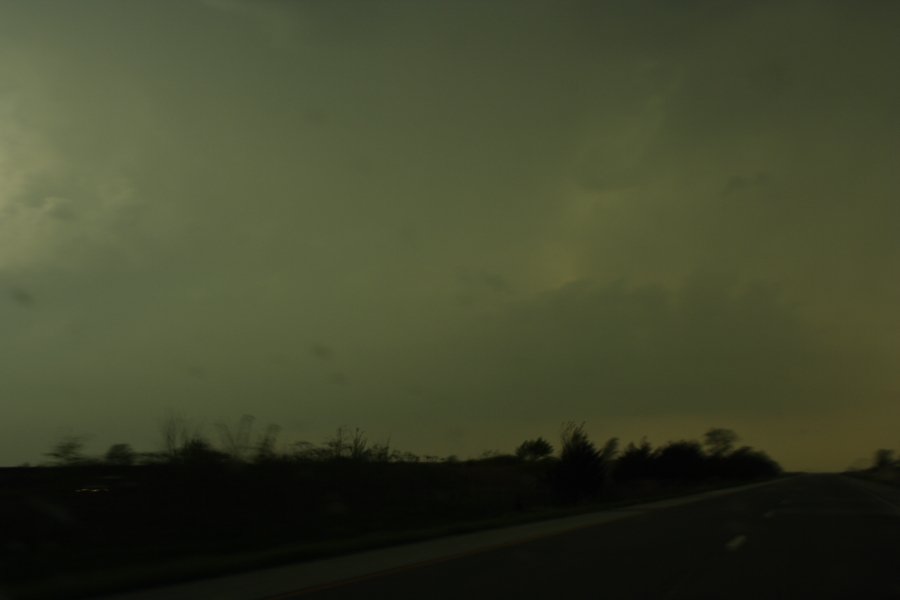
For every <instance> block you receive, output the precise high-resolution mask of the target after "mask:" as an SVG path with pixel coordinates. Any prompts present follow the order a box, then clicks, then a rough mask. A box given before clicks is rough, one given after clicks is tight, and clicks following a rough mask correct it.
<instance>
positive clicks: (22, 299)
mask: <svg viewBox="0 0 900 600" xmlns="http://www.w3.org/2000/svg"><path fill="white" fill-rule="evenodd" d="M9 297H10V299H11V300H12V301H13V302H15V303H16V304H18V305H19V306H22V307H25V308H31V307H32V306H34V304H35V302H36V300H35V297H34V296H33V295H32V294H31V293H30V292H29V291H28V290H23V289H21V288H12V289H10V290H9Z"/></svg>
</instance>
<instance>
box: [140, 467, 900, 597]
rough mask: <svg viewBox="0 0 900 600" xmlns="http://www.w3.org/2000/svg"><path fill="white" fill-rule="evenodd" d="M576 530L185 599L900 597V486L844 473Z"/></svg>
mask: <svg viewBox="0 0 900 600" xmlns="http://www.w3.org/2000/svg"><path fill="white" fill-rule="evenodd" d="M572 527H576V524H575V523H574V522H572V523H571V524H570V525H569V526H568V527H566V528H563V529H569V530H568V531H564V532H562V533H560V532H554V531H552V530H545V531H543V532H541V530H540V529H534V532H536V533H532V534H531V535H524V534H523V535H517V536H513V537H512V538H510V539H503V538H502V537H499V538H496V539H495V541H494V542H493V543H491V542H489V541H488V542H484V541H482V543H480V544H474V545H473V544H469V546H468V547H460V548H458V549H457V551H445V552H443V554H441V553H438V554H437V555H435V556H429V555H428V554H427V552H426V550H424V549H426V548H427V547H428V546H427V545H422V546H421V548H422V549H423V550H421V551H419V556H416V555H415V549H413V550H414V552H413V556H407V559H406V560H405V561H404V562H403V564H401V565H396V564H392V563H390V562H386V563H384V564H382V565H380V566H379V564H378V560H379V557H380V556H388V555H389V554H390V551H380V552H387V554H379V553H377V552H376V553H369V554H367V555H360V556H359V557H357V560H356V564H357V565H359V564H360V563H362V564H363V566H365V565H366V564H368V565H370V567H369V568H368V569H367V570H366V569H363V570H362V571H359V570H358V569H357V571H355V572H354V571H353V570H347V569H346V568H345V569H344V571H343V573H344V574H343V575H342V574H341V569H340V568H338V569H337V570H335V571H334V572H333V573H332V574H330V575H329V574H327V573H328V568H329V565H330V564H331V565H340V564H341V563H340V562H339V561H340V560H345V561H349V562H345V563H343V564H344V565H345V566H346V565H351V564H354V563H353V562H352V561H353V558H352V557H350V558H348V559H336V560H337V561H338V562H334V561H332V562H330V563H329V562H328V561H323V562H322V563H321V564H320V565H319V566H318V567H313V571H314V572H318V573H319V574H320V575H321V577H319V579H320V581H319V582H318V583H315V584H313V585H306V586H304V585H297V586H296V587H281V588H280V589H279V592H278V593H271V592H272V590H273V589H278V588H273V584H272V578H273V577H278V576H284V575H285V573H288V571H284V572H279V571H275V570H273V571H271V572H268V575H267V572H266V571H260V572H256V573H248V574H243V575H240V576H235V579H233V580H232V584H231V585H230V586H227V590H228V591H226V587H223V585H222V581H221V580H220V581H219V587H216V583H215V582H214V581H210V582H209V584H208V585H209V587H207V588H204V587H203V586H204V585H207V584H206V583H204V582H197V583H194V584H190V585H191V586H193V587H192V588H190V589H187V590H181V591H182V592H184V593H185V594H190V595H193V596H194V597H205V598H211V599H215V598H225V597H232V596H237V595H239V596H241V597H245V598H267V599H268V600H276V599H277V600H288V599H294V598H297V599H303V600H349V599H363V598H365V599H379V598H384V599H391V600H397V599H406V598H409V599H412V598H416V599H418V598H428V599H429V600H433V599H444V598H446V599H454V600H457V599H460V598H464V599H481V598H491V599H495V598H500V599H505V598H515V599H517V600H518V599H527V598H542V599H543V598H554V599H556V598H560V599H566V600H568V599H574V598H590V599H598V598H653V599H672V598H754V599H757V598H854V599H857V598H861V599H868V598H872V599H875V598H900V490H897V489H893V488H887V487H884V486H879V485H875V484H871V483H868V482H861V481H858V480H855V479H851V478H848V477H845V476H841V475H803V476H798V477H793V478H789V479H785V480H781V481H778V482H775V483H771V484H768V485H763V486H758V487H752V488H749V489H744V490H742V491H737V492H733V493H728V494H722V495H714V496H713V497H705V498H704V499H700V500H694V501H690V502H687V501H686V502H674V503H672V502H670V503H657V504H650V505H644V506H642V507H636V508H634V509H633V510H630V511H616V512H614V513H610V515H609V516H608V518H603V517H598V518H596V519H595V520H594V521H590V520H584V521H583V522H582V523H581V524H579V525H577V528H575V529H574V530H572ZM525 531H526V530H524V529H523V530H522V532H525ZM523 537H524V538H525V539H523ZM472 539H475V538H472ZM484 539H488V538H484ZM398 556H399V555H398ZM282 569H284V568H282ZM323 569H324V571H323ZM279 573H281V575H279ZM354 573H355V575H354ZM238 577H240V579H239V578H238ZM254 578H256V579H255V580H254ZM267 578H268V579H267ZM254 581H255V583H254ZM284 585H287V582H286V581H285V584H284ZM236 586H237V587H236ZM238 587H239V588H240V592H239V593H237V590H238ZM254 590H259V593H258V595H255V596H254V593H255V592H254ZM176 592H177V590H174V589H169V590H165V589H163V590H159V592H158V593H159V595H158V596H156V597H159V598H163V597H167V598H168V597H172V598H174V597H176V595H177V594H176ZM151 593H152V592H145V593H142V594H141V596H142V597H147V598H149V597H151V596H150V595H149V594H151ZM144 594H147V595H146V596H144ZM136 597H137V596H135V598H136Z"/></svg>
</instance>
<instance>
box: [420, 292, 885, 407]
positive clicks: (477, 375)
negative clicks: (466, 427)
mask: <svg viewBox="0 0 900 600" xmlns="http://www.w3.org/2000/svg"><path fill="white" fill-rule="evenodd" d="M443 343H444V344H445V347H446V348H447V350H443V349H441V348H435V349H434V355H433V356H431V359H432V360H433V363H432V364H431V365H429V366H430V367H431V368H433V369H434V371H426V372H428V373H429V376H428V377H427V378H426V379H424V380H423V385H424V384H425V382H427V381H432V382H439V383H440V387H441V389H442V390H444V391H445V392H446V393H448V394H450V395H451V396H453V397H454V398H455V400H456V402H457V405H456V409H455V410H464V411H466V413H467V414H469V415H471V416H472V418H475V416H476V415H478V413H479V412H482V411H483V407H484V406H486V405H489V406H491V407H492V410H493V412H495V413H496V414H497V415H498V416H499V418H500V419H503V418H509V419H511V420H518V419H531V418H533V417H534V416H535V415H540V414H542V413H543V414H548V413H552V414H555V415H559V416H560V417H565V415H570V416H571V417H572V418H581V417H585V416H588V415H590V416H593V417H597V418H600V419H606V418H621V417H636V416H641V417H649V418H653V417H668V416H672V415H681V416H696V415H718V416H720V417H722V418H732V419H735V420H742V419H746V418H747V417H748V416H750V417H752V416H759V415H769V416H771V417H773V418H775V417H776V416H778V415H782V416H783V415H786V414H803V413H808V412H809V411H824V412H828V411H829V410H832V409H834V408H835V407H840V406H843V405H844V404H845V403H846V398H847V397H848V395H849V394H857V395H858V394H860V393H861V392H862V391H863V390H865V389H867V388H869V387H870V386H871V385H872V384H873V383H875V382H872V381H868V380H867V379H866V377H867V376H868V373H867V370H866V368H865V367H866V364H865V363H862V364H861V362H860V361H861V360H862V359H861V357H860V356H858V355H857V356H855V355H854V351H856V350H858V349H852V350H850V349H847V348H843V347H842V340H841V339H840V337H839V334H838V333H837V332H834V331H828V330H824V329H822V328H820V327H817V326H816V325H815V324H814V323H812V322H810V321H809V320H807V319H806V318H804V317H803V315H802V314H801V313H800V312H799V311H798V310H797V308H796V307H793V306H791V305H790V304H788V303H787V302H785V301H784V300H783V299H782V298H781V297H780V294H779V292H778V290H777V289H772V288H770V287H765V286H761V285H760V286H744V285H739V284H736V283H734V282H733V281H729V280H728V278H718V277H712V276H697V277H694V278H691V279H689V280H688V281H687V282H685V283H684V285H682V286H681V287H680V288H678V289H674V290H669V289H666V288H664V287H662V286H655V285H643V286H640V285H638V286H631V285H628V284H627V282H624V281H618V282H613V283H608V284H600V283H597V282H592V281H589V280H583V281H576V282H573V283H570V284H567V285H565V286H562V287H560V288H558V289H554V290H550V291H547V292H544V293H541V294H538V295H535V296H533V297H531V298H527V299H521V300H519V301H517V302H511V303H509V304H508V305H505V307H504V308H502V309H498V310H497V311H495V312H492V313H491V314H490V315H485V316H483V317H482V318H481V319H479V320H477V321H476V322H473V323H470V327H468V328H467V329H466V330H465V331H464V332H463V334H461V335H458V336H453V337H452V338H451V341H450V342H449V343H447V340H443ZM419 366H421V365H419ZM881 383H884V382H881ZM432 385H434V384H433V383H432Z"/></svg>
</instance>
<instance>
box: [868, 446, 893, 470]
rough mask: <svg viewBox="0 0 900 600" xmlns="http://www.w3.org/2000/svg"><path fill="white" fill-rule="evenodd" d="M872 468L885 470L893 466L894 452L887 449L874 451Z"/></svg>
mask: <svg viewBox="0 0 900 600" xmlns="http://www.w3.org/2000/svg"><path fill="white" fill-rule="evenodd" d="M872 466H873V467H874V468H876V469H887V468H889V467H892V466H894V451H893V450H888V449H887V448H879V449H878V450H876V451H875V457H874V458H873V460H872Z"/></svg>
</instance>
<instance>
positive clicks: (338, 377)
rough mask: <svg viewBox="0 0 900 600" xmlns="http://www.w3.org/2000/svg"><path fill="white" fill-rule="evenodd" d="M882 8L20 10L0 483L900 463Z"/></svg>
mask: <svg viewBox="0 0 900 600" xmlns="http://www.w3.org/2000/svg"><path fill="white" fill-rule="evenodd" d="M898 19H900V9H898V4H897V3H894V2H863V1H860V2H820V1H815V2H812V1H810V2H782V1H778V2H775V1H772V2H765V1H764V2H752V3H751V2H720V1H718V0H716V1H710V2H669V1H668V0H658V1H655V2H651V1H646V2H645V1H633V0H629V1H622V2H592V1H590V2H589V1H583V2H582V1H570V2H566V1H559V0H554V1H552V2H551V1H546V2H525V1H522V0H515V1H509V2H484V1H483V0H471V1H463V0H453V1H452V2H421V1H419V0H409V1H407V2H377V1H369V0H366V1H363V0H360V1H358V2H350V1H342V0H335V1H328V2H314V1H309V2H302V1H298V2H277V1H265V0H260V1H257V2H251V1H249V0H247V1H244V0H206V1H200V0H197V1H190V0H173V1H169V2H164V1H161V0H153V1H145V2H123V1H118V0H115V1H104V2H101V1H88V0H84V1H79V2H69V1H58V2H44V1H38V0H29V1H28V2H25V1H15V0H2V3H0V288H2V290H0V291H2V297H0V333H2V335H0V398H2V400H0V401H2V403H3V404H2V406H3V412H2V425H0V427H2V435H0V463H2V464H17V463H20V462H23V461H32V462H35V461H40V460H41V454H42V453H43V452H45V451H46V450H47V449H48V448H49V446H50V445H51V444H52V443H53V442H54V441H56V440H58V439H59V438H60V436H62V435H65V434H89V435H90V436H91V437H90V440H91V442H90V443H91V449H92V450H93V451H95V452H101V451H102V450H103V449H104V448H105V447H106V446H108V445H109V444H110V443H113V442H118V441H129V442H131V443H133V444H134V445H135V446H137V447H138V448H139V449H147V450H150V449H154V448H155V447H157V446H158V444H159V440H160V436H159V432H158V423H159V421H160V419H161V418H162V417H163V416H164V415H165V414H166V413H167V412H168V411H173V410H174V411H179V412H181V413H183V414H185V415H187V416H189V417H191V418H192V419H194V420H195V421H196V422H198V423H205V424H207V426H208V427H209V428H210V432H211V433H212V428H213V426H214V424H215V423H216V422H218V421H221V420H230V421H233V420H234V419H236V418H237V417H238V416H240V415H241V414H243V413H251V414H254V415H256V416H257V418H258V419H259V420H260V421H262V422H273V423H278V424H280V425H281V426H282V427H283V434H282V441H283V442H284V443H288V442H291V441H295V440H300V439H306V440H311V441H320V440H321V439H323V438H324V437H325V436H326V435H328V434H329V433H330V432H332V431H333V430H334V429H335V428H336V427H338V426H340V425H350V426H355V425H358V426H360V427H362V428H364V429H366V430H367V431H368V432H369V434H370V436H371V437H373V438H375V439H379V440H380V439H385V438H387V437H388V436H390V437H391V440H392V443H393V444H394V445H395V446H398V447H401V448H403V449H408V450H413V451H417V452H421V453H424V454H442V455H444V454H451V453H453V454H459V455H461V456H467V455H473V454H478V453H480V452H481V451H482V450H486V449H500V450H509V449H511V448H512V447H514V446H515V445H516V444H517V443H518V442H519V441H521V440H522V439H525V438H526V437H534V436H537V435H543V436H546V437H550V438H555V436H556V435H557V433H558V431H559V428H560V424H561V423H562V422H563V421H568V420H577V421H582V420H584V421H586V422H587V428H588V430H589V431H590V432H591V433H592V434H593V435H594V436H595V438H597V439H601V440H602V439H605V438H606V437H609V436H612V435H617V436H620V437H622V438H623V440H625V441H627V440H630V439H639V438H640V437H641V436H642V435H644V434H646V435H648V437H649V438H650V440H651V441H653V442H656V443H659V442H664V441H666V440H667V439H671V438H679V437H697V436H699V435H701V434H702V432H703V431H704V430H705V429H706V428H708V427H710V426H723V427H732V428H734V429H736V430H737V431H738V433H739V434H741V436H742V438H743V440H744V441H745V442H746V443H749V444H751V445H754V446H758V447H761V448H763V449H766V450H767V451H769V452H770V453H771V454H772V455H773V456H774V457H775V458H777V459H779V460H781V461H782V463H783V464H784V465H785V466H787V467H788V468H815V469H829V468H831V469H837V468H844V467H846V466H848V465H850V464H851V463H853V462H854V461H855V460H857V459H859V458H860V457H866V456H868V455H870V453H871V451H872V450H874V449H875V448H877V447H897V446H898V445H900V369H898V368H897V363H898V358H900V277H898V276H897V269H898V264H900V235H898V232H900V199H898V195H897V194H898V189H900V185H898V183H900V165H898V156H900V110H898V107H900V73H898V66H897V57H898V56H900V36H897V23H898Z"/></svg>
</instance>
